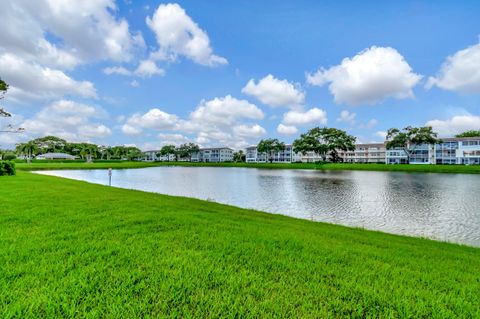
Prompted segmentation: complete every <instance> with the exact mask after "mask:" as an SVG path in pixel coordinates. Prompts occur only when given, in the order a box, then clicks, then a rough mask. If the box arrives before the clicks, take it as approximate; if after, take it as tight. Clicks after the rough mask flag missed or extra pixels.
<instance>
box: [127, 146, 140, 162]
mask: <svg viewBox="0 0 480 319" xmlns="http://www.w3.org/2000/svg"><path fill="white" fill-rule="evenodd" d="M125 156H126V158H127V159H128V160H129V161H132V160H138V159H139V158H141V157H142V156H143V153H142V151H141V150H140V149H139V148H137V147H133V146H129V147H127V148H126V154H125Z"/></svg>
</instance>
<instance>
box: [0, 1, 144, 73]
mask: <svg viewBox="0 0 480 319" xmlns="http://www.w3.org/2000/svg"><path fill="white" fill-rule="evenodd" d="M117 9H118V8H117V6H116V4H115V1H114V0H85V1H76V0H35V1H24V0H20V1H6V2H4V3H2V10H0V27H1V29H2V32H1V33H0V48H3V49H4V50H5V51H7V52H10V53H13V54H15V55H17V56H19V57H21V58H22V59H26V60H30V61H34V62H37V63H40V64H42V65H46V66H49V67H52V68H60V69H64V68H73V67H75V66H76V65H78V64H81V63H87V62H90V61H95V60H110V59H111V60H114V61H129V60H131V59H132V57H133V55H134V53H135V51H136V50H137V48H138V47H143V46H144V41H143V38H142V36H141V35H140V34H139V33H135V34H133V33H131V32H130V30H129V25H128V22H127V21H126V20H125V19H121V18H117V17H116V13H117ZM47 34H50V35H53V36H55V37H56V38H58V39H60V40H61V41H55V42H54V41H51V40H49V39H48V38H47V37H46V35H47Z"/></svg>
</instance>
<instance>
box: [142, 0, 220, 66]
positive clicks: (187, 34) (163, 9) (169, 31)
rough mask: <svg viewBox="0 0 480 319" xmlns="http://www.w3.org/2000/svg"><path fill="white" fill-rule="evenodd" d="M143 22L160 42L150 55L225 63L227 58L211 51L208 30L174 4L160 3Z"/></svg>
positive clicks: (206, 62) (209, 62)
mask: <svg viewBox="0 0 480 319" xmlns="http://www.w3.org/2000/svg"><path fill="white" fill-rule="evenodd" d="M146 22H147V25H148V26H149V28H150V29H151V30H152V31H153V32H154V33H155V36H156V39H157V43H158V45H159V50H158V51H157V52H155V53H154V54H153V55H152V57H155V58H158V59H169V60H175V59H177V57H178V56H184V57H186V58H188V59H190V60H192V61H194V62H195V63H198V64H201V65H206V66H216V65H221V64H227V63H228V61H227V59H225V58H223V57H221V56H218V55H215V54H213V49H212V47H211V46H210V39H209V37H208V35H207V33H206V32H205V31H204V30H202V29H201V28H200V27H199V26H198V24H197V23H195V22H194V21H193V20H192V18H190V17H189V16H188V15H187V13H186V12H185V10H184V9H183V8H182V7H181V6H180V5H178V4H176V3H169V4H160V5H159V6H158V8H157V10H156V11H155V13H154V14H153V16H152V17H147V19H146Z"/></svg>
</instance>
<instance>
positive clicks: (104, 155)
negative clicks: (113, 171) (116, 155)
mask: <svg viewBox="0 0 480 319" xmlns="http://www.w3.org/2000/svg"><path fill="white" fill-rule="evenodd" d="M98 153H100V159H102V160H103V159H106V160H110V158H111V157H112V155H113V150H112V148H111V147H110V146H107V145H100V146H99V147H98Z"/></svg>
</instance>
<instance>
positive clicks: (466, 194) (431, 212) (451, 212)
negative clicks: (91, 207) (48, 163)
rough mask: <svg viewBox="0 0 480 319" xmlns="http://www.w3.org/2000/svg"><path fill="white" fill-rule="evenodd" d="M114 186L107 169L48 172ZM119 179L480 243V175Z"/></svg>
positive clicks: (226, 173)
mask: <svg viewBox="0 0 480 319" xmlns="http://www.w3.org/2000/svg"><path fill="white" fill-rule="evenodd" d="M40 173H42V174H48V175H56V176H63V177H68V178H73V179H79V180H85V181H89V182H93V183H99V184H107V183H108V175H107V172H106V170H88V171H87V170H79V171H47V172H40ZM112 185H113V186H117V187H124V188H132V189H139V190H145V191H151V192H158V193H162V194H169V195H178V196H188V197H196V198H200V199H211V200H215V201H217V202H221V203H226V204H232V205H236V206H240V207H245V208H254V209H258V210H262V211H266V212H272V213H280V214H285V215H289V216H293V217H298V218H306V219H312V220H316V221H325V222H329V223H336V224H342V225H347V226H356V227H364V228H367V229H373V230H381V231H385V232H391V233H398V234H407V235H414V236H422V237H430V238H435V239H440V240H448V241H453V242H459V243H465V244H469V245H475V246H480V205H479V204H478V197H477V194H478V190H479V189H480V178H479V176H476V175H466V174H407V173H398V172H364V171H331V172H323V171H321V172H317V171H308V170H262V169H249V168H212V167H155V168H145V169H132V170H115V171H114V173H113V179H112Z"/></svg>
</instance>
